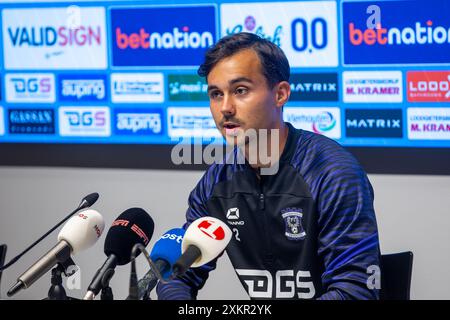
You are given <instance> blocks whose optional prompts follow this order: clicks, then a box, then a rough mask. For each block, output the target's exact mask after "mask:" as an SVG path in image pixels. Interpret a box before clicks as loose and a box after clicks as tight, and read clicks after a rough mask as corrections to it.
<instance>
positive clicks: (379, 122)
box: [345, 109, 403, 138]
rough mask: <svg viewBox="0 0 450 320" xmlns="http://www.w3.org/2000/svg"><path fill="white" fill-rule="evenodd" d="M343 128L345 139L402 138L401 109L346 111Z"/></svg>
mask: <svg viewBox="0 0 450 320" xmlns="http://www.w3.org/2000/svg"><path fill="white" fill-rule="evenodd" d="M345 127H346V131H347V137H355V138H402V137H403V113H402V110H401V109H370V110H367V109H347V110H345Z"/></svg>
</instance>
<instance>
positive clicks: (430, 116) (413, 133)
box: [407, 108, 450, 140]
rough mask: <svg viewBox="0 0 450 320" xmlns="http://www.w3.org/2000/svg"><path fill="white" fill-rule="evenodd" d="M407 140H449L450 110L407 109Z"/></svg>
mask: <svg viewBox="0 0 450 320" xmlns="http://www.w3.org/2000/svg"><path fill="white" fill-rule="evenodd" d="M407 117H408V139H411V140H450V108H408V110H407Z"/></svg>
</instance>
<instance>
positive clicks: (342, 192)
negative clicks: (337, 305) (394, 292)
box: [316, 154, 380, 300]
mask: <svg viewBox="0 0 450 320" xmlns="http://www.w3.org/2000/svg"><path fill="white" fill-rule="evenodd" d="M334 160H335V162H334V164H333V165H332V166H330V167H329V168H327V169H326V170H324V173H323V174H322V175H321V177H320V181H319V183H318V185H317V187H316V188H317V193H316V194H317V199H316V202H317V207H318V211H319V221H318V223H319V230H320V231H319V239H318V248H319V249H318V254H319V256H320V257H321V259H322V260H323V262H324V266H325V271H324V273H323V274H322V285H323V288H324V289H325V293H324V294H323V295H322V296H321V297H319V299H323V300H329V299H333V300H335V299H378V298H379V292H378V291H379V290H378V289H379V287H378V288H377V286H374V283H372V281H371V279H370V276H371V275H372V273H371V272H369V270H373V269H372V268H373V266H375V268H379V262H380V260H379V259H380V249H379V240H378V232H377V223H376V219H375V212H374V208H373V198H374V195H373V189H372V186H371V185H370V182H369V180H368V178H367V176H366V174H365V172H364V171H363V169H362V168H361V167H360V165H359V164H358V163H357V161H356V160H355V159H354V158H353V157H351V156H347V155H344V154H342V155H339V156H337V158H336V159H334ZM375 270H376V269H375ZM378 270H379V269H378ZM378 276H379V275H378Z"/></svg>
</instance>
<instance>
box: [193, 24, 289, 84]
mask: <svg viewBox="0 0 450 320" xmlns="http://www.w3.org/2000/svg"><path fill="white" fill-rule="evenodd" d="M245 49H252V50H254V51H255V52H256V54H257V55H258V57H259V60H260V62H261V67H262V73H263V75H264V77H265V78H266V80H267V84H268V86H269V87H270V88H273V87H274V86H275V85H276V84H277V83H279V82H281V81H289V76H290V69H289V61H288V59H287V58H286V55H285V54H284V52H283V50H281V49H280V48H279V47H278V46H277V45H275V44H274V43H272V42H270V41H269V40H266V39H264V38H261V37H259V36H258V35H256V34H253V33H249V32H240V33H236V34H233V35H229V36H225V37H223V38H222V39H220V40H219V42H217V43H216V44H215V45H214V46H212V47H211V48H209V49H208V51H207V52H206V54H205V61H204V62H203V64H202V65H200V67H199V68H198V71H197V73H198V75H199V76H201V77H208V74H209V73H210V72H211V70H212V68H214V66H215V65H216V64H217V63H218V62H219V61H220V60H222V59H224V58H227V57H230V56H232V55H234V54H236V53H238V52H239V51H242V50H245Z"/></svg>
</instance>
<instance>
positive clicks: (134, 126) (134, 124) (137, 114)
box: [114, 109, 163, 136]
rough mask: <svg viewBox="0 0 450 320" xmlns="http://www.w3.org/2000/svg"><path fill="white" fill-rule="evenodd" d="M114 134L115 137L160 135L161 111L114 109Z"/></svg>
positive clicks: (161, 127)
mask: <svg viewBox="0 0 450 320" xmlns="http://www.w3.org/2000/svg"><path fill="white" fill-rule="evenodd" d="M114 118H115V119H116V123H115V126H114V133H115V134H117V135H146V136H150V135H162V134H163V123H162V118H163V114H162V111H161V110H159V109H116V110H115V111H114Z"/></svg>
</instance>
